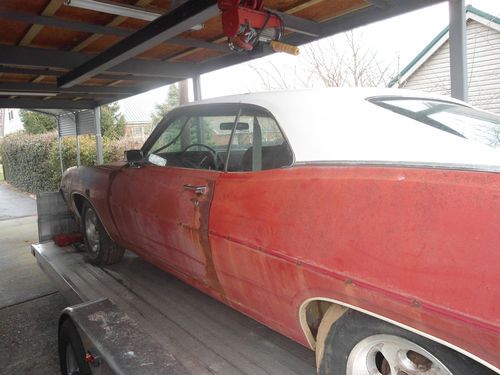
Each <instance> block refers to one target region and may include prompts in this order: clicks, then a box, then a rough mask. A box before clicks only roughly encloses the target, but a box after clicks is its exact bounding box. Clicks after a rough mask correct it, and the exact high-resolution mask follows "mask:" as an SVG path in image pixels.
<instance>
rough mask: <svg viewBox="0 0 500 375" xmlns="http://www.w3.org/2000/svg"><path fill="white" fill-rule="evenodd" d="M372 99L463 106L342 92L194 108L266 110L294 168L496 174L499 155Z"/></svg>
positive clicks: (234, 99) (268, 96)
mask: <svg viewBox="0 0 500 375" xmlns="http://www.w3.org/2000/svg"><path fill="white" fill-rule="evenodd" d="M374 96H399V97H409V98H410V97H412V98H416V97H417V98H428V99H439V100H446V101H449V102H454V103H459V104H464V105H466V104H465V103H462V102H460V101H457V100H454V99H451V98H448V97H443V96H437V95H432V94H427V93H425V94H424V93H419V92H415V91H408V90H399V89H344V88H333V89H332V88H330V89H319V90H297V91H275V92H267V93H256V94H244V95H236V96H229V97H221V98H216V99H210V100H205V101H202V102H197V103H196V104H208V103H240V102H241V103H248V104H254V105H258V106H261V107H264V108H266V109H267V110H269V111H270V112H271V113H272V114H273V115H274V117H275V118H276V120H277V121H278V123H279V125H280V127H281V128H282V130H283V131H284V133H285V135H286V137H287V139H288V141H289V142H290V146H291V147H292V150H293V153H294V156H295V162H296V163H316V162H326V161H348V162H350V161H353V162H389V163H398V162H399V163H418V164H422V163H424V164H427V163H429V164H455V165H461V166H469V167H470V166H480V167H484V168H486V169H488V170H491V169H494V170H498V171H500V150H498V149H497V150H495V149H493V148H492V147H488V146H486V145H482V144H480V143H476V142H473V141H469V140H467V139H465V138H461V137H457V136H455V135H452V134H450V133H447V132H444V131H442V130H438V129H435V128H433V127H431V126H426V125H424V124H422V123H420V122H417V121H415V120H412V119H410V118H407V117H404V116H402V115H399V114H396V113H393V112H391V111H389V110H387V109H384V108H381V107H379V106H377V105H375V104H372V103H370V102H368V101H367V100H366V98H369V97H374ZM196 104H194V105H196Z"/></svg>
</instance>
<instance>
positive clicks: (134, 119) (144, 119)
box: [120, 100, 151, 124]
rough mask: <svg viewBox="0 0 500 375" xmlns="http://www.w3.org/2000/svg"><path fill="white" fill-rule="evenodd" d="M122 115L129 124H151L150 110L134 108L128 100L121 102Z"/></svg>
mask: <svg viewBox="0 0 500 375" xmlns="http://www.w3.org/2000/svg"><path fill="white" fill-rule="evenodd" d="M120 113H121V114H122V115H123V117H125V121H126V122H127V124H132V123H133V124H151V113H150V112H149V111H148V110H146V109H145V108H142V107H138V106H134V105H132V104H131V103H129V102H127V101H126V100H124V101H121V102H120Z"/></svg>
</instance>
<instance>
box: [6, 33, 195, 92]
mask: <svg viewBox="0 0 500 375" xmlns="http://www.w3.org/2000/svg"><path fill="white" fill-rule="evenodd" d="M126 40H128V39H123V41H126ZM97 56H100V55H97ZM97 56H96V55H89V54H85V53H82V52H69V51H55V50H49V49H45V48H32V47H21V46H7V45H0V64H4V65H21V66H26V67H44V68H63V69H74V68H75V67H77V66H79V65H82V64H85V63H86V62H87V61H89V58H90V59H91V60H92V57H97ZM194 66H195V65H194V64H192V63H172V62H166V61H154V60H143V59H130V60H128V61H125V62H122V63H121V64H118V65H116V66H112V67H110V68H109V69H107V70H108V71H109V72H113V73H122V74H133V75H142V76H155V77H165V78H179V79H185V78H189V77H190V76H191V75H192V74H191V72H192V70H193V68H194ZM96 74H97V73H96ZM84 80H85V79H82V80H79V81H80V82H82V81H84ZM75 84H76V83H75Z"/></svg>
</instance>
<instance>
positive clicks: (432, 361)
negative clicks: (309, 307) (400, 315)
mask: <svg viewBox="0 0 500 375" xmlns="http://www.w3.org/2000/svg"><path fill="white" fill-rule="evenodd" d="M322 329H324V330H325V331H326V330H328V331H327V332H321V330H322ZM319 331H320V332H319V333H318V338H319V337H323V338H324V341H323V342H321V343H319V342H318V345H320V346H321V347H322V348H323V350H324V351H323V354H322V358H318V359H317V360H318V363H317V366H318V373H319V374H320V375H389V374H390V375H413V374H417V373H418V374H421V375H427V374H439V375H494V372H493V371H491V370H489V369H487V368H486V367H484V366H482V365H480V364H479V363H477V362H475V361H473V360H472V359H470V358H468V357H466V356H464V355H462V354H460V353H458V352H456V351H454V350H451V349H450V348H447V347H445V346H443V345H441V344H438V343H436V342H434V341H432V340H429V339H427V338H425V337H421V336H419V335H416V334H414V333H412V332H409V331H406V330H404V329H402V328H399V327H397V326H394V325H392V324H389V323H386V322H384V321H381V320H379V319H376V318H373V317H371V316H368V315H366V314H362V313H360V312H357V311H354V310H348V311H347V312H346V313H345V314H344V315H342V317H341V318H339V319H338V320H337V321H336V322H335V323H334V324H333V325H331V326H326V325H325V327H322V326H321V325H320V328H319ZM386 357H387V358H386ZM390 364H392V366H390ZM437 368H439V369H440V371H438V372H435V371H436V369H437ZM395 369H396V371H394V370H395ZM405 370H406V371H405ZM391 371H392V372H391Z"/></svg>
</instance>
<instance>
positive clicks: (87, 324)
mask: <svg viewBox="0 0 500 375" xmlns="http://www.w3.org/2000/svg"><path fill="white" fill-rule="evenodd" d="M37 206H38V214H39V219H38V220H39V240H40V242H39V243H37V244H33V245H32V246H31V253H32V254H33V256H34V257H35V258H36V260H37V262H38V265H39V266H40V268H41V269H42V270H43V271H44V272H45V273H46V274H47V276H48V277H49V278H50V279H51V280H52V282H53V283H54V285H55V286H56V287H57V289H58V290H59V291H60V292H61V293H62V294H63V296H64V297H65V299H66V300H67V302H68V307H67V308H65V309H64V311H62V313H61V315H60V318H59V357H60V362H61V371H62V373H63V374H113V373H115V374H197V375H198V374H212V375H213V374H252V375H258V374H276V375H279V374H314V373H315V372H316V369H315V357H314V352H312V351H311V350H309V349H307V348H305V347H303V346H301V345H299V344H297V343H295V342H293V341H291V340H289V339H288V338H286V337H284V336H282V335H280V334H278V333H276V332H274V331H272V330H270V329H269V328H267V327H265V326H263V325H261V324H260V323H258V322H256V321H254V320H252V319H250V318H248V317H246V316H244V315H242V314H241V313H239V312H237V311H235V310H233V309H231V308H229V307H228V306H226V305H224V304H222V303H220V302H218V301H216V300H214V299H212V298H211V297H209V296H207V295H205V294H203V293H201V292H199V291H198V290H196V289H194V288H192V287H191V286H189V285H187V284H185V283H183V282H181V281H179V280H177V279H176V278H174V277H173V276H171V275H170V274H168V273H166V272H163V271H162V270H160V269H157V268H156V267H154V266H153V265H151V264H149V263H147V262H145V261H143V260H142V259H140V258H139V257H137V256H136V255H135V254H133V253H131V252H128V251H127V253H126V254H125V257H124V259H123V261H122V262H120V263H119V264H115V265H112V266H106V267H96V266H93V265H91V264H89V263H88V262H87V261H86V256H85V253H84V252H83V251H80V249H79V246H78V245H75V246H64V247H60V246H57V245H56V244H55V243H54V242H53V241H52V240H51V238H52V237H53V236H54V235H55V234H60V233H70V232H72V231H74V230H75V229H77V227H76V223H75V222H73V219H72V218H71V216H70V214H69V212H68V211H67V208H66V205H65V203H64V201H63V199H62V197H61V195H60V193H59V192H55V193H42V194H39V195H38V199H37Z"/></svg>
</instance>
